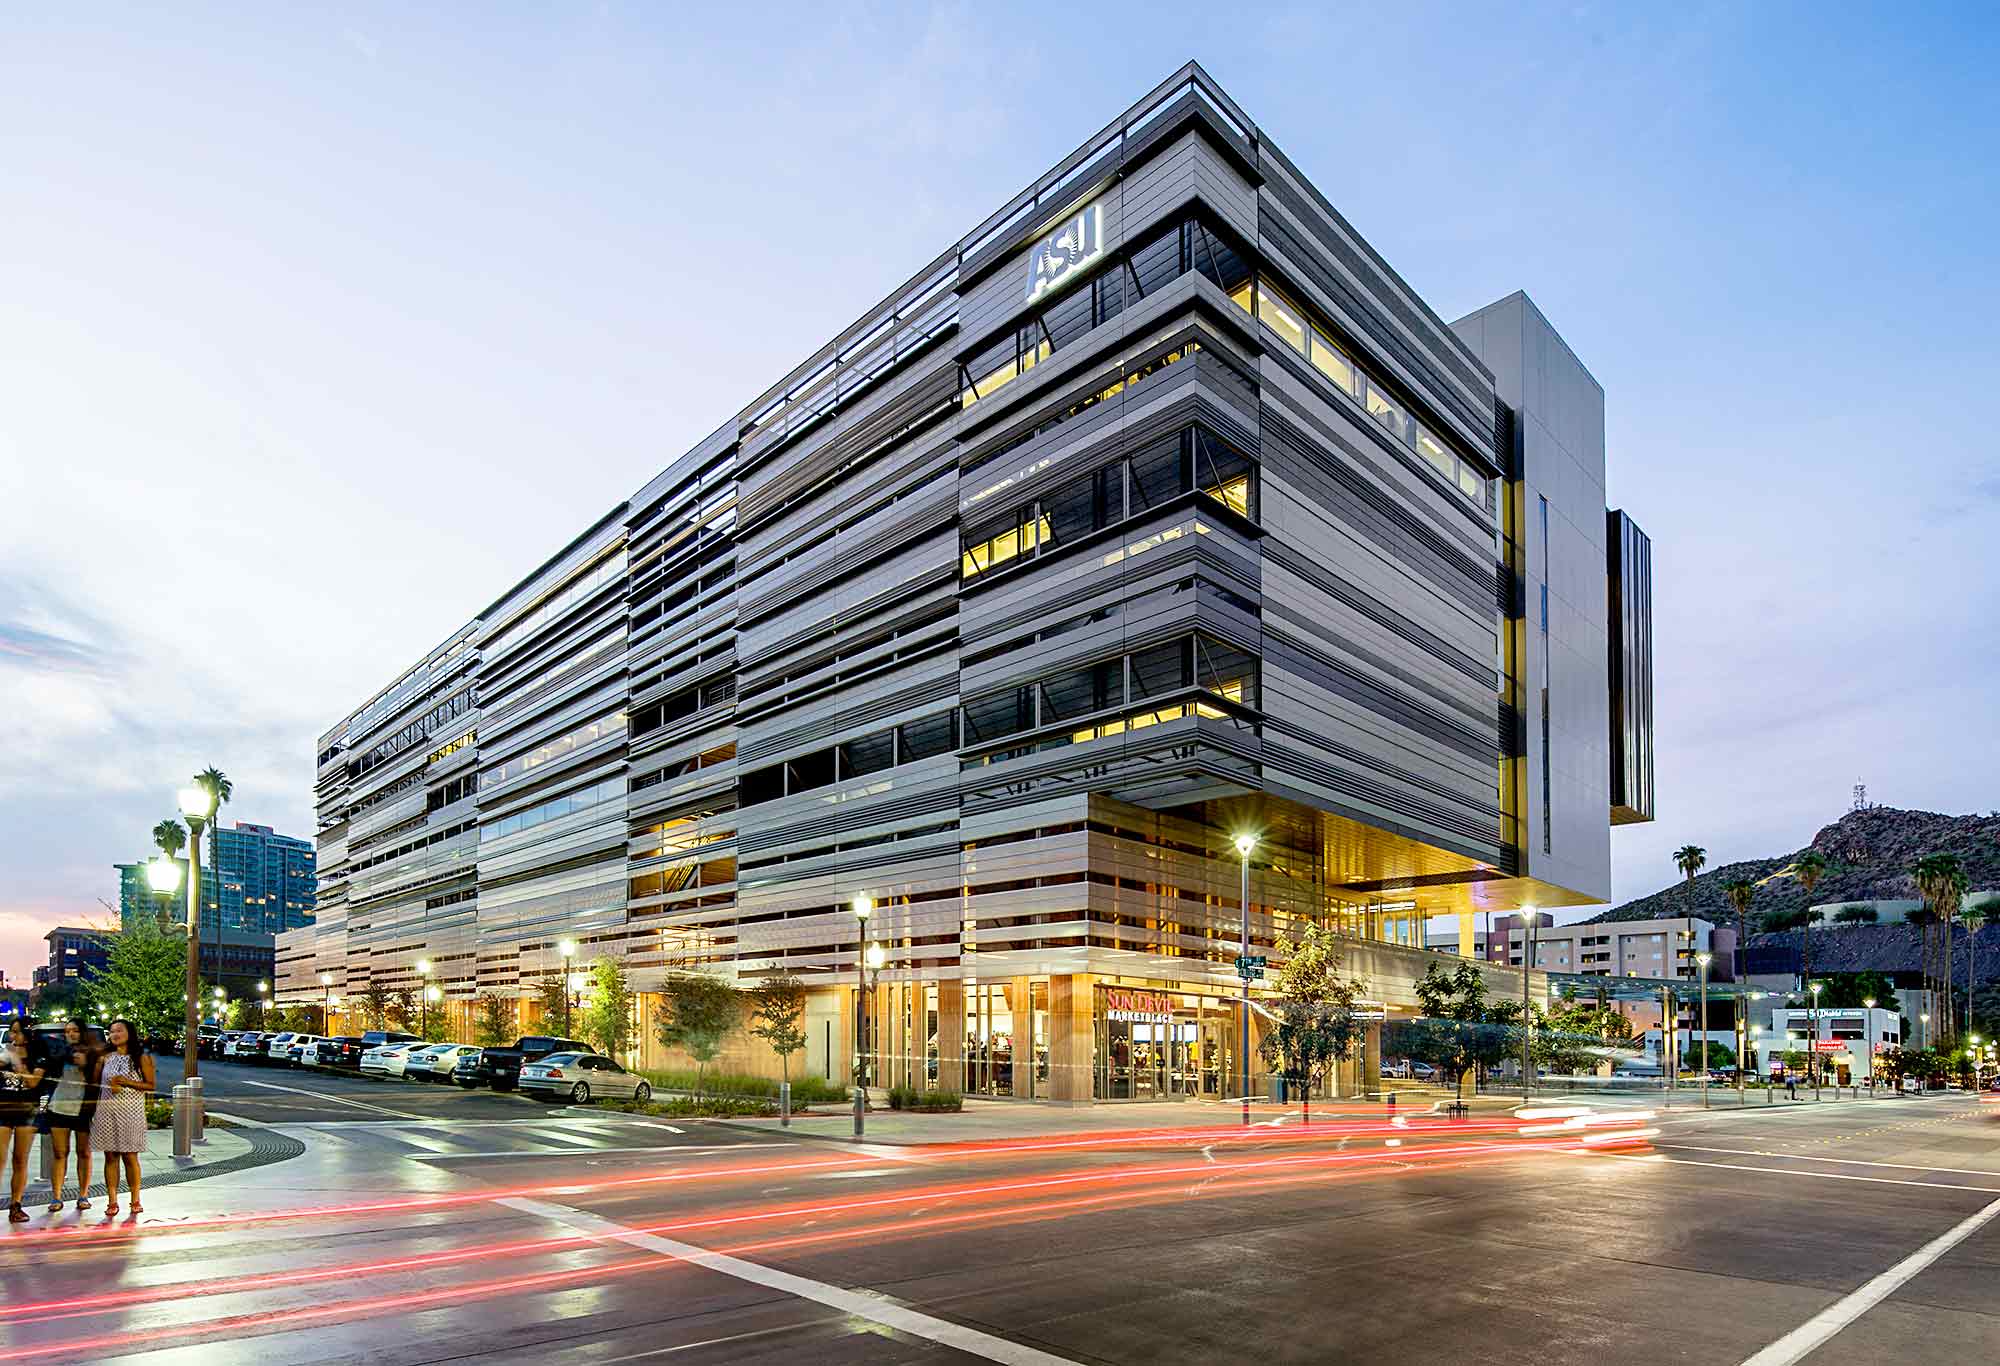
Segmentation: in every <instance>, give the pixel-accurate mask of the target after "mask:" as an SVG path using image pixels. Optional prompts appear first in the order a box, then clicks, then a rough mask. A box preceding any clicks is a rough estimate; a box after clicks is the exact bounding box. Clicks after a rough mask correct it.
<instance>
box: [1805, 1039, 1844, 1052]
mask: <svg viewBox="0 0 2000 1366" xmlns="http://www.w3.org/2000/svg"><path fill="white" fill-rule="evenodd" d="M1847 1044H1848V1040H1846V1039H1814V1040H1813V1048H1814V1050H1815V1051H1817V1052H1820V1053H1845V1052H1846V1051H1847Z"/></svg>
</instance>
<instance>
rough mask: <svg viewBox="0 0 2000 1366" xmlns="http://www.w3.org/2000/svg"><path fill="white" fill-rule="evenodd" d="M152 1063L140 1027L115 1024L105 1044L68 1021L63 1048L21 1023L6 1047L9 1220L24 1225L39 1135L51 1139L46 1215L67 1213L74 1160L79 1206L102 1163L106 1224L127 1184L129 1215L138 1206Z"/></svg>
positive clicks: (0, 1120) (2, 1102)
mask: <svg viewBox="0 0 2000 1366" xmlns="http://www.w3.org/2000/svg"><path fill="white" fill-rule="evenodd" d="M154 1080H155V1078H154V1072H153V1058H152V1055H151V1054H149V1053H147V1052H146V1049H145V1044H144V1041H143V1040H142V1039H141V1037H140V1034H139V1030H138V1027H137V1026H136V1025H134V1024H133V1023H132V1022H131V1021H130V1020H122V1019H121V1020H113V1021H112V1022H111V1027H110V1029H109V1030H107V1031H106V1034H105V1035H104V1036H103V1037H100V1036H99V1034H98V1032H97V1031H96V1030H95V1029H92V1028H90V1027H89V1026H87V1025H83V1024H79V1023H78V1022H77V1021H75V1020H71V1021H70V1022H69V1023H68V1024H66V1025H64V1026H63V1037H62V1040H61V1042H60V1043H58V1044H53V1045H49V1046H44V1045H43V1044H41V1043H40V1042H39V1041H38V1040H37V1038H36V1036H35V1035H34V1034H33V1033H31V1032H30V1031H29V1030H28V1028H27V1025H26V1024H25V1023H24V1022H23V1021H22V1020H21V1019H20V1018H19V1017H18V1016H17V1017H15V1018H14V1019H12V1020H10V1021H9V1022H8V1024H7V1027H6V1040H5V1044H4V1046H0V1157H5V1158H6V1159H7V1160H8V1175H9V1181H10V1185H9V1187H8V1199H7V1218H8V1221H9V1222H11V1223H16V1224H19V1223H25V1222H26V1221H27V1220H28V1219H29V1218H30V1217H31V1216H30V1215H29V1213H28V1212H27V1210H25V1209H24V1208H22V1205H21V1197H22V1196H23V1195H25V1194H26V1193H27V1189H28V1158H29V1154H30V1153H31V1152H32V1151H33V1150H34V1141H35V1135H36V1134H37V1133H41V1134H45V1135H47V1137H48V1141H49V1145H50V1154H51V1157H52V1159H53V1167H54V1170H53V1173H52V1175H51V1177H50V1181H51V1185H52V1189H51V1191H50V1198H49V1207H48V1212H49V1213H50V1214H59V1213H61V1212H62V1210H63V1208H64V1202H63V1184H64V1179H65V1177H66V1175H67V1173H68V1170H69V1163H70V1155H71V1154H72V1153H74V1154H75V1155H76V1194H77V1199H76V1207H77V1208H78V1209H79V1210H88V1209H89V1208H90V1207H91V1205H90V1175H91V1171H90V1169H91V1163H92V1161H93V1159H94V1158H97V1157H102V1158H103V1160H104V1189H105V1196H106V1199H105V1204H104V1216H105V1218H107V1219H109V1218H115V1217H116V1216H117V1214H118V1212H119V1206H118V1187H119V1181H120V1178H121V1177H122V1178H123V1179H124V1185H125V1188H126V1189H127V1190H128V1191H130V1193H131V1195H130V1206H129V1208H130V1210H131V1212H132V1213H133V1214H139V1213H141V1212H143V1209H142V1206H141V1205H140V1204H139V1154H140V1153H142V1152H144V1151H145V1150H146V1097H147V1096H148V1095H151V1094H152V1091H153V1087H154Z"/></svg>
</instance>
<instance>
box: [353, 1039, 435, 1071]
mask: <svg viewBox="0 0 2000 1366" xmlns="http://www.w3.org/2000/svg"><path fill="white" fill-rule="evenodd" d="M421 1046H422V1044H421V1042H419V1043H418V1044H407V1043H385V1044H380V1045H377V1046H376V1047H374V1048H369V1049H364V1050H363V1051H362V1054H361V1074H362V1075H363V1076H371V1075H372V1076H382V1077H400V1076H402V1075H403V1068H404V1066H405V1065H406V1064H408V1062H409V1060H410V1054H411V1053H413V1052H415V1051H416V1049H417V1048H418V1047H421Z"/></svg>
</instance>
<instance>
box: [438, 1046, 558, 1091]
mask: <svg viewBox="0 0 2000 1366" xmlns="http://www.w3.org/2000/svg"><path fill="white" fill-rule="evenodd" d="M590 1051H591V1048H590V1045H589V1044H587V1043H583V1042H581V1041H579V1040H576V1039H564V1038H558V1037H557V1036H555V1035H553V1034H527V1035H523V1036H522V1037H521V1038H518V1039H516V1040H514V1046H513V1047H512V1048H487V1049H482V1050H481V1051H480V1055H479V1065H478V1070H477V1071H476V1073H475V1074H474V1075H475V1076H476V1077H477V1080H476V1081H474V1082H473V1083H472V1084H473V1085H475V1086H476V1085H479V1084H480V1083H482V1082H483V1083H484V1084H486V1085H487V1086H490V1087H492V1088H493V1089H494V1090H496V1091H511V1090H513V1089H514V1088H515V1086H517V1085H519V1084H520V1079H521V1068H522V1067H523V1066H525V1065H526V1064H528V1063H531V1062H535V1061H537V1060H539V1059H541V1058H546V1057H548V1056H550V1055H551V1054H554V1053H588V1052H590ZM454 1080H457V1081H458V1083H459V1085H461V1086H463V1085H466V1083H465V1082H464V1081H463V1080H462V1079H459V1078H454Z"/></svg>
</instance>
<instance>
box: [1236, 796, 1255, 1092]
mask: <svg viewBox="0 0 2000 1366" xmlns="http://www.w3.org/2000/svg"><path fill="white" fill-rule="evenodd" d="M1256 847H1257V837H1256V836H1255V835H1238V836H1237V837H1236V853H1237V856H1238V858H1239V859H1240V861H1241V862H1242V864H1243V890H1242V899H1241V903H1240V904H1241V906H1242V909H1243V950H1242V961H1240V962H1239V963H1238V964H1237V965H1236V975H1237V976H1238V977H1239V978H1241V979H1242V981H1243V1065H1242V1067H1241V1068H1240V1069H1239V1070H1240V1071H1241V1073H1242V1078H1243V1123H1244V1125H1245V1126H1246V1127H1247V1126H1248V1125H1249V1123H1250V963H1249V959H1250V851H1251V850H1252V849H1255V848H1256Z"/></svg>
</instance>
